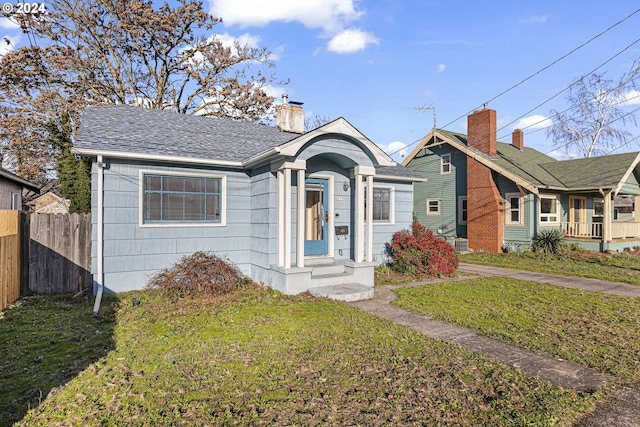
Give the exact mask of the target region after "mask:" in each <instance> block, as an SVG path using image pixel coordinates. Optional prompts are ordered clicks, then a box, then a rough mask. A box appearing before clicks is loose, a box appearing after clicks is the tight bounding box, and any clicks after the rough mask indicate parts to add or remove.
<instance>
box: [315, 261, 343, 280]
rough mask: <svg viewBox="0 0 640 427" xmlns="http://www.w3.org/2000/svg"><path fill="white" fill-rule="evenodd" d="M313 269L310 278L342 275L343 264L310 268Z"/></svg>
mask: <svg viewBox="0 0 640 427" xmlns="http://www.w3.org/2000/svg"><path fill="white" fill-rule="evenodd" d="M310 267H312V268H313V271H312V272H311V277H321V276H327V275H331V274H344V272H345V269H344V264H340V263H336V262H332V263H330V264H315V265H312V266H310Z"/></svg>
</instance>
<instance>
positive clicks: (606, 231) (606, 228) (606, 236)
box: [602, 190, 613, 243]
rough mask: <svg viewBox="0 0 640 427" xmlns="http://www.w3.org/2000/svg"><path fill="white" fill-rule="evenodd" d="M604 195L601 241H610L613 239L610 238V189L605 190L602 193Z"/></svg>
mask: <svg viewBox="0 0 640 427" xmlns="http://www.w3.org/2000/svg"><path fill="white" fill-rule="evenodd" d="M603 196H604V213H603V215H602V241H603V242H605V243H606V242H610V241H611V240H613V239H612V238H611V236H612V230H611V219H612V215H611V208H612V205H611V190H609V191H605V192H604V193H603Z"/></svg>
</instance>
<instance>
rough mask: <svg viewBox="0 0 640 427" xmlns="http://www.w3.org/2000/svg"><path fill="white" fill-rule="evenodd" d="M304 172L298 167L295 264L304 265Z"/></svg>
mask: <svg viewBox="0 0 640 427" xmlns="http://www.w3.org/2000/svg"><path fill="white" fill-rule="evenodd" d="M304 177H305V174H304V169H298V207H297V211H298V220H297V223H296V225H297V228H296V266H298V267H304V239H305V236H304V222H305V217H304V214H305V195H306V194H305V185H306V184H305V180H304Z"/></svg>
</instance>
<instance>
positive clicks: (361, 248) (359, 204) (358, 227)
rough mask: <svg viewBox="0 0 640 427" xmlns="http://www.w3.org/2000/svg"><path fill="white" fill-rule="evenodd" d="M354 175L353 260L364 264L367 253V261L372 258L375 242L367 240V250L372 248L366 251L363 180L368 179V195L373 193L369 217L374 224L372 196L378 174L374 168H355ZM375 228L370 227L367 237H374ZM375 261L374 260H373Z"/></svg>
mask: <svg viewBox="0 0 640 427" xmlns="http://www.w3.org/2000/svg"><path fill="white" fill-rule="evenodd" d="M353 174H354V177H355V186H356V188H355V191H356V200H355V230H354V234H355V242H354V245H353V248H354V252H355V253H354V255H353V260H354V261H355V262H363V261H364V260H365V258H364V255H365V251H366V253H367V259H369V257H370V256H371V255H370V254H371V251H372V250H373V241H372V239H371V238H370V237H368V239H367V248H368V247H369V245H370V246H371V250H366V249H365V228H364V220H365V209H364V200H365V190H364V181H363V178H365V177H366V178H367V193H369V191H371V196H369V197H370V198H369V199H368V200H369V208H368V209H367V217H368V216H369V215H370V216H371V220H370V221H371V222H370V223H372V222H373V208H372V207H371V206H372V202H371V199H372V197H373V196H372V195H373V176H374V175H375V174H376V168H375V167H373V166H356V167H354V168H353ZM372 230H373V228H371V226H369V229H368V231H367V234H366V235H367V236H373V234H370V233H371V232H372ZM371 259H373V258H371Z"/></svg>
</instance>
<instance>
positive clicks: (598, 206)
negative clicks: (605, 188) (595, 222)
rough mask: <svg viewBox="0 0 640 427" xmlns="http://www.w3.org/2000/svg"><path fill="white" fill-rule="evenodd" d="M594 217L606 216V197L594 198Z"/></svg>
mask: <svg viewBox="0 0 640 427" xmlns="http://www.w3.org/2000/svg"><path fill="white" fill-rule="evenodd" d="M593 217H594V218H602V217H604V199H593Z"/></svg>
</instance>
